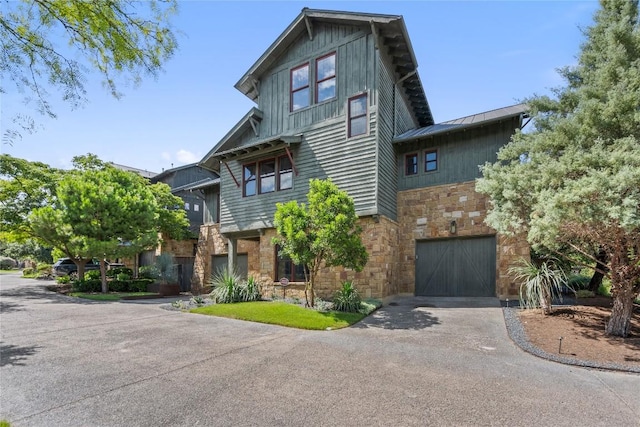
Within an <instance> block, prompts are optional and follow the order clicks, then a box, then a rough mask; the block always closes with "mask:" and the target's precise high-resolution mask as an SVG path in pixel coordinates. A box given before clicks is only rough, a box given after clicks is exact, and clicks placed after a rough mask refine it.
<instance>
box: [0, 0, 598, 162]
mask: <svg viewBox="0 0 640 427" xmlns="http://www.w3.org/2000/svg"><path fill="white" fill-rule="evenodd" d="M179 7H180V13H179V15H178V16H176V17H175V18H174V19H173V21H172V25H173V27H174V29H175V30H176V31H177V32H178V43H179V50H178V51H177V52H176V53H175V55H174V56H173V57H172V58H171V59H170V60H169V61H168V62H167V63H166V64H165V66H164V71H163V72H162V73H161V74H160V75H159V76H158V78H157V79H153V78H147V79H145V80H144V81H143V83H142V84H141V85H140V86H139V87H128V86H125V87H121V88H120V89H121V91H123V92H124V94H125V95H124V96H123V97H122V98H121V99H119V100H118V99H115V98H113V97H112V96H111V95H110V94H109V92H108V91H106V90H105V89H103V87H102V85H101V82H100V79H99V76H97V75H89V80H88V82H87V91H88V98H89V102H88V103H87V104H86V105H85V106H84V107H83V108H80V109H76V110H72V109H71V108H70V107H69V106H68V105H66V104H65V103H64V102H63V101H61V100H59V99H55V98H54V99H52V104H53V108H54V110H55V112H56V113H57V115H58V117H57V118H56V119H49V118H47V117H44V116H40V115H38V114H37V113H35V112H34V111H32V110H29V109H28V107H27V106H25V105H24V103H23V102H22V96H21V95H19V94H18V92H17V90H16V89H15V87H12V86H9V85H7V86H6V87H5V90H6V91H7V92H6V93H4V94H2V95H1V96H2V99H1V109H0V114H1V126H2V132H0V133H3V132H4V129H6V127H7V126H9V125H10V124H11V120H12V118H13V117H15V115H16V114H30V115H31V116H32V117H33V118H34V119H35V120H36V122H37V127H38V131H37V132H35V133H33V134H25V133H23V135H22V139H18V140H14V141H13V143H12V144H2V145H1V146H0V150H1V151H2V153H6V154H10V155H12V156H14V157H20V158H24V159H27V160H31V161H41V162H44V163H47V164H49V165H51V166H54V167H59V168H68V167H70V166H71V159H72V158H73V157H74V156H77V155H82V154H87V153H93V154H96V155H97V156H98V157H99V158H101V159H102V160H105V161H110V162H114V163H118V164H124V165H127V166H131V167H135V168H139V169H143V170H147V171H152V172H162V171H163V170H166V169H169V168H172V167H178V166H181V165H184V164H188V163H193V162H197V161H199V160H200V159H202V157H203V156H204V155H205V154H206V153H207V152H208V151H209V150H210V149H211V148H213V146H215V145H216V144H217V142H218V141H219V140H220V139H221V138H222V137H223V136H224V135H225V134H226V133H227V132H228V131H229V130H230V129H231V128H232V127H233V126H234V125H235V124H236V123H237V122H238V120H240V119H241V118H242V117H243V116H244V115H245V114H246V113H247V112H248V111H249V110H250V109H251V108H252V107H253V106H254V105H255V104H254V103H253V102H252V101H251V100H250V99H249V98H247V97H246V96H244V95H243V94H242V93H240V92H239V91H237V90H236V89H235V88H234V87H233V86H234V84H235V83H236V82H237V81H238V80H239V79H240V77H242V75H243V74H244V73H245V72H246V71H247V70H248V69H249V68H250V67H251V66H252V65H253V63H254V62H255V61H256V60H257V59H258V58H259V57H260V55H262V53H263V52H264V51H265V50H266V49H267V48H268V47H269V45H270V44H271V43H272V42H273V41H274V40H275V39H276V38H277V37H278V36H279V35H280V34H281V33H282V31H284V29H285V28H286V27H287V26H288V25H289V24H290V23H291V22H292V21H293V20H294V19H295V18H296V17H297V16H298V14H299V13H300V11H301V10H302V8H303V7H309V8H313V9H330V10H345V11H353V12H368V13H384V14H392V15H403V16H404V19H405V25H406V27H407V30H408V33H409V37H410V38H411V42H412V45H413V49H414V51H415V55H416V58H417V61H418V71H419V73H420V77H421V79H422V84H423V87H424V89H425V93H426V95H427V99H428V101H429V104H430V106H431V110H432V112H433V115H434V118H435V121H436V122H442V121H446V120H451V119H455V118H458V117H463V116H467V115H471V114H476V113H480V112H483V111H488V110H492V109H496V108H501V107H505V106H508V105H512V104H515V103H518V102H519V101H521V100H523V99H525V98H527V97H530V96H532V95H534V94H539V95H542V94H549V93H550V89H552V88H554V87H558V86H561V85H563V83H564V82H563V80H562V79H561V78H560V77H559V76H558V74H557V72H556V70H557V69H558V68H561V67H564V66H567V65H574V64H575V63H576V61H577V60H576V57H577V55H578V53H579V48H580V44H581V43H582V42H583V41H584V37H583V34H582V30H581V29H584V28H586V27H588V26H589V25H591V24H592V22H593V13H594V12H595V11H596V10H597V8H598V3H597V2H596V1H493V2H484V1H441V2H436V1H352V2H347V1H308V2H298V1H278V2H272V1H261V2H245V1H233V2H231V1H228V2H219V1H181V2H180V5H179ZM5 83H6V82H5ZM3 84H4V83H3ZM51 93H52V94H55V92H53V91H52V92H51Z"/></svg>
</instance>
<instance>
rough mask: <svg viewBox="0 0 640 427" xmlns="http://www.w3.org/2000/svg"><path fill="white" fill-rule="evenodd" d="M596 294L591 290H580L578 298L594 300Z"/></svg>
mask: <svg viewBox="0 0 640 427" xmlns="http://www.w3.org/2000/svg"><path fill="white" fill-rule="evenodd" d="M595 296H596V294H595V292H593V291H590V290H589V289H579V290H577V291H576V298H593V297H595Z"/></svg>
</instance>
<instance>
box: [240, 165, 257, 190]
mask: <svg viewBox="0 0 640 427" xmlns="http://www.w3.org/2000/svg"><path fill="white" fill-rule="evenodd" d="M242 169H243V172H242V185H243V187H242V189H243V195H244V196H245V197H247V196H255V194H256V164H255V163H252V164H250V165H244V166H243V168H242Z"/></svg>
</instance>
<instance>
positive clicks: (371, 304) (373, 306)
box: [360, 298, 382, 316]
mask: <svg viewBox="0 0 640 427" xmlns="http://www.w3.org/2000/svg"><path fill="white" fill-rule="evenodd" d="M380 307H382V301H380V300H378V299H374V298H367V299H366V300H364V301H362V305H361V307H360V313H362V314H364V315H366V316H368V315H370V314H371V313H373V312H374V311H376V310H377V309H379V308H380Z"/></svg>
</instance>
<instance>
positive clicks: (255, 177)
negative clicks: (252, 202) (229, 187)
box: [242, 162, 258, 197]
mask: <svg viewBox="0 0 640 427" xmlns="http://www.w3.org/2000/svg"><path fill="white" fill-rule="evenodd" d="M249 166H253V167H254V170H253V179H251V180H247V179H246V177H245V173H244V171H245V169H246V168H247V167H249ZM251 181H253V182H254V183H255V190H254V192H253V194H247V182H251ZM257 194H258V163H256V162H252V163H245V164H243V165H242V197H253V196H256V195H257Z"/></svg>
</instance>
